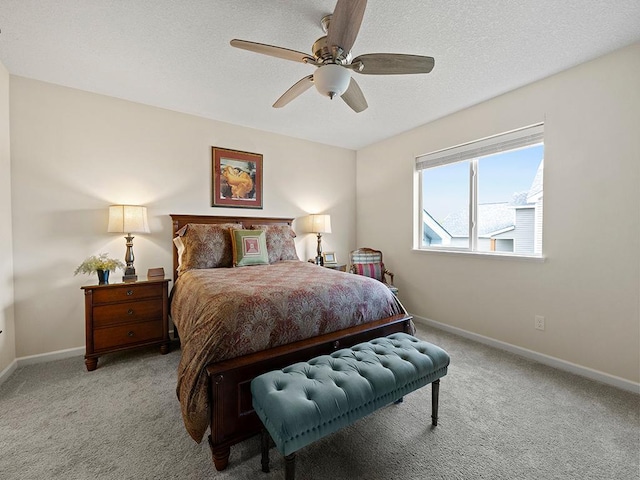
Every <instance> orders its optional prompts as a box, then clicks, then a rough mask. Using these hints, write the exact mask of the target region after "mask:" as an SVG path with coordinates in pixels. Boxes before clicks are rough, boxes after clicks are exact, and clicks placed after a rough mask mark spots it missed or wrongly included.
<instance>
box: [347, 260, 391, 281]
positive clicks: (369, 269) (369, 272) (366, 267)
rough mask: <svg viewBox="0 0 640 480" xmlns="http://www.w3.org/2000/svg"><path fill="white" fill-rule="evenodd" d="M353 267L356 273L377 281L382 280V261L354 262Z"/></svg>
mask: <svg viewBox="0 0 640 480" xmlns="http://www.w3.org/2000/svg"><path fill="white" fill-rule="evenodd" d="M354 267H355V268H356V273H357V274H358V275H364V276H365V277H370V278H375V279H376V280H378V281H379V282H383V281H384V278H383V277H384V263H380V262H378V263H356V264H355V265H354Z"/></svg>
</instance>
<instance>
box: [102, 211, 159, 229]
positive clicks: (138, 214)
mask: <svg viewBox="0 0 640 480" xmlns="http://www.w3.org/2000/svg"><path fill="white" fill-rule="evenodd" d="M107 231H108V232H113V233H149V232H150V230H149V222H148V221H147V207H141V206H139V205H111V206H110V207H109V227H108V229H107Z"/></svg>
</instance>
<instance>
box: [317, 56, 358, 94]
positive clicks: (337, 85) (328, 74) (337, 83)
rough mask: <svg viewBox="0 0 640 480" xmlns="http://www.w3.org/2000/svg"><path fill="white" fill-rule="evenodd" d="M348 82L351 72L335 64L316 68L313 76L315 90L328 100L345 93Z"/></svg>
mask: <svg viewBox="0 0 640 480" xmlns="http://www.w3.org/2000/svg"><path fill="white" fill-rule="evenodd" d="M350 81H351V72H350V71H349V70H348V69H346V68H344V67H343V66H341V65H336V64H335V63H330V64H327V65H323V66H321V67H318V68H317V69H316V71H315V73H314V74H313V83H314V85H315V86H316V89H317V90H318V92H320V93H321V94H322V95H324V96H326V97H329V98H333V97H335V96H341V95H342V94H343V93H344V92H346V91H347V88H349V82H350Z"/></svg>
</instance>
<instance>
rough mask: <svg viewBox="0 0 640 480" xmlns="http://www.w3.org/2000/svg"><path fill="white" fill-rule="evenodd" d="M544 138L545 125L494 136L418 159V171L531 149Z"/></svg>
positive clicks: (428, 154)
mask: <svg viewBox="0 0 640 480" xmlns="http://www.w3.org/2000/svg"><path fill="white" fill-rule="evenodd" d="M543 138H544V124H542V123H540V124H538V125H532V126H530V127H525V128H521V129H518V130H513V131H511V132H508V133H503V134H500V135H494V136H493V137H487V138H483V139H482V140H476V141H474V142H470V143H464V144H462V145H457V146H455V147H451V148H446V149H444V150H438V151H437V152H432V153H427V154H426V155H420V156H419V157H416V170H424V169H426V168H431V167H437V166H440V165H447V164H450V163H457V162H462V161H464V160H471V159H473V158H480V157H486V156H488V155H494V154H496V153H501V152H507V151H509V150H515V149H518V148H523V147H530V146H532V145H535V144H537V143H542V142H543Z"/></svg>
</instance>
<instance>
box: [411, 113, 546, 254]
mask: <svg viewBox="0 0 640 480" xmlns="http://www.w3.org/2000/svg"><path fill="white" fill-rule="evenodd" d="M543 168H544V143H543V125H535V126H532V127H526V128H522V129H520V130H515V131H512V132H508V133H505V134H501V135H496V136H494V137H489V138H485V139H482V140H478V141H475V142H471V143H467V144H464V145H459V146H456V147H452V148H448V149H445V150H440V151H437V152H433V153H429V154H427V155H422V156H420V157H418V158H416V171H417V173H418V175H419V179H420V182H419V185H420V195H419V212H420V215H419V225H418V229H417V231H418V233H419V237H418V238H417V241H416V244H417V246H418V248H420V249H428V250H449V251H471V252H485V253H496V254H498V253H499V254H507V255H509V254H511V255H523V256H542V204H543V183H542V181H543V175H542V173H543Z"/></svg>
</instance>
